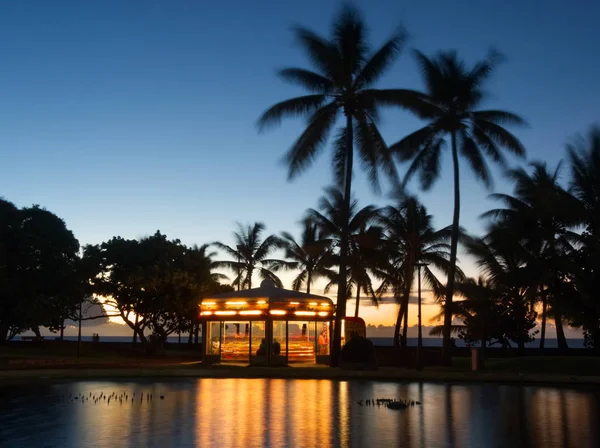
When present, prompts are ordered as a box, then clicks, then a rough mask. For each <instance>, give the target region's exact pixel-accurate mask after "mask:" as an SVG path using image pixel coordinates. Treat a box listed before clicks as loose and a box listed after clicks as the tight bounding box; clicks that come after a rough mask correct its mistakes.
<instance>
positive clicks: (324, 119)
mask: <svg viewBox="0 0 600 448" xmlns="http://www.w3.org/2000/svg"><path fill="white" fill-rule="evenodd" d="M337 108H338V106H337V104H335V103H332V104H329V105H327V106H325V107H323V108H321V109H319V110H318V111H317V112H316V113H315V114H314V116H313V117H312V119H311V121H310V123H309V125H308V126H307V127H306V129H305V130H304V132H303V133H302V134H301V135H300V137H298V139H297V140H296V142H294V144H293V145H292V147H291V148H290V149H289V151H288V152H287V154H286V156H285V161H286V163H287V165H288V167H289V170H288V178H289V179H293V178H294V177H296V176H297V175H299V174H300V173H301V172H302V171H304V170H305V169H306V168H307V167H308V166H310V164H311V163H312V162H313V160H314V159H315V157H317V155H318V154H319V152H320V151H321V150H322V149H323V145H324V144H325V142H326V141H327V137H328V136H329V132H330V130H331V128H332V127H333V125H334V123H335V119H336V115H337V110H338V109H337Z"/></svg>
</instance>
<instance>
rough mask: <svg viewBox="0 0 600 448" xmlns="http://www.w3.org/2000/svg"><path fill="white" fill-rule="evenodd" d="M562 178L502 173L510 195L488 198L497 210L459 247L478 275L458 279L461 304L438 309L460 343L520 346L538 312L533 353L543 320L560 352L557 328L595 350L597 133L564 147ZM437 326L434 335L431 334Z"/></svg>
mask: <svg viewBox="0 0 600 448" xmlns="http://www.w3.org/2000/svg"><path fill="white" fill-rule="evenodd" d="M568 157H569V162H570V171H571V173H570V174H571V175H570V179H569V182H568V184H564V185H563V184H561V176H560V175H561V167H562V162H561V163H559V164H558V166H557V167H556V168H555V169H550V168H548V166H546V164H544V163H540V162H533V163H531V164H530V169H529V170H526V169H523V168H518V169H513V170H509V171H508V176H509V178H510V179H511V180H512V181H513V182H514V193H513V194H512V195H508V194H493V195H491V198H492V199H495V200H497V201H499V202H500V203H501V204H502V206H501V207H500V208H496V209H493V210H490V211H488V212H486V213H485V214H484V215H483V218H484V219H486V220H487V221H488V229H487V233H486V235H485V236H483V237H482V238H469V239H468V241H466V243H465V246H466V248H467V251H468V252H469V253H470V254H471V255H472V256H473V257H474V258H475V259H476V261H477V263H478V264H479V266H480V267H481V268H482V270H483V273H484V275H485V278H482V279H479V280H477V281H476V280H474V279H468V280H465V281H463V282H459V284H458V285H457V290H458V292H459V293H460V294H461V295H462V296H463V297H464V299H465V300H462V301H459V302H456V303H452V304H451V305H450V307H448V306H447V305H446V306H445V307H444V308H445V312H448V310H449V311H450V313H451V314H452V315H454V316H456V317H459V318H460V320H461V321H462V324H458V325H455V326H453V330H454V331H455V332H458V333H459V334H461V335H462V337H464V338H465V339H467V340H468V341H471V342H472V341H480V342H481V345H482V346H483V347H485V345H486V343H496V342H497V343H501V344H503V345H509V344H510V341H512V342H514V343H516V344H517V346H518V348H519V349H521V350H522V349H523V348H524V345H525V343H527V342H530V341H531V340H532V330H533V328H534V326H535V324H536V317H537V316H538V315H540V317H541V325H540V327H541V328H540V333H541V334H540V348H544V344H545V339H546V322H547V319H548V318H551V319H553V320H554V324H555V328H556V336H557V341H558V347H559V348H563V349H566V348H568V343H567V339H566V337H565V332H564V325H565V324H569V325H571V326H573V327H578V328H581V329H583V332H584V335H585V340H586V344H587V345H588V346H590V347H594V348H595V349H596V350H598V349H600V302H599V301H598V298H597V297H598V296H597V293H596V292H595V291H596V290H595V286H596V284H597V283H596V282H597V280H596V277H597V275H598V273H599V272H600V270H599V269H600V251H599V250H598V249H600V245H599V242H600V232H599V228H598V225H597V223H598V217H599V216H600V214H598V213H599V212H600V129H598V128H593V129H592V130H591V132H590V134H589V139H588V141H586V140H584V139H578V140H577V141H576V142H574V143H573V144H571V145H569V146H568ZM440 331H441V329H440V328H437V329H436V330H435V332H437V333H439V332H440Z"/></svg>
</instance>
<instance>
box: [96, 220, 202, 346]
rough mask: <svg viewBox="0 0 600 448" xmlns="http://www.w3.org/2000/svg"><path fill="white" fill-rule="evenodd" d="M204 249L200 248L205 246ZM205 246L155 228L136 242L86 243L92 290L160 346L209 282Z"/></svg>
mask: <svg viewBox="0 0 600 448" xmlns="http://www.w3.org/2000/svg"><path fill="white" fill-rule="evenodd" d="M204 249H205V248H204ZM204 249H199V248H188V247H186V246H184V245H183V244H181V242H180V241H179V240H169V239H167V237H166V236H165V235H162V234H161V233H160V232H157V233H156V234H154V235H152V236H150V237H146V238H142V239H140V240H125V239H122V238H113V239H111V240H110V241H107V242H105V243H102V244H101V245H100V246H88V247H86V252H87V256H89V257H94V258H95V260H96V261H97V263H98V264H97V266H98V274H97V275H95V276H94V277H93V278H92V279H91V282H92V286H93V290H94V292H95V293H96V294H97V295H100V296H102V297H103V298H104V303H105V304H107V305H110V306H111V307H114V308H115V309H116V310H117V311H118V312H119V314H120V316H121V318H122V319H123V320H124V321H125V323H126V324H127V325H128V326H129V327H130V328H131V329H132V330H134V332H135V333H136V334H137V336H138V337H139V338H140V340H141V341H142V342H143V343H146V342H147V338H146V336H145V334H144V331H145V330H146V329H148V330H150V331H151V332H152V340H153V341H154V342H156V343H157V344H158V345H160V344H162V343H163V342H164V341H165V340H166V338H167V336H168V335H169V334H171V333H173V332H175V331H177V330H178V329H180V328H182V327H184V326H186V325H187V324H188V322H189V320H188V319H189V312H190V309H192V308H193V307H196V309H197V307H198V303H199V300H200V298H201V295H202V292H203V290H205V289H206V288H208V287H210V285H211V284H212V283H213V282H214V277H213V274H212V273H211V268H212V267H213V266H214V263H213V262H212V261H211V260H210V257H209V256H207V254H206V253H205V251H204Z"/></svg>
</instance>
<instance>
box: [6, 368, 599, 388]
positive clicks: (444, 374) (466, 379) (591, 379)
mask: <svg viewBox="0 0 600 448" xmlns="http://www.w3.org/2000/svg"><path fill="white" fill-rule="evenodd" d="M167 378H171V379H172V378H180V379H200V378H221V379H232V378H236V379H237V378H240V379H301V380H337V381H351V380H365V381H386V382H446V383H463V384H465V383H502V384H515V385H541V386H591V385H600V376H575V375H552V374H546V375H544V374H533V373H518V372H486V371H480V372H464V371H463V372H456V371H454V372H453V371H444V370H424V371H422V372H417V371H415V370H409V369H401V368H393V367H382V368H379V369H378V370H345V369H341V368H331V367H243V366H214V367H187V366H177V367H122V368H115V367H106V368H98V367H96V368H85V369H83V368H78V369H70V368H57V369H54V368H46V369H11V370H0V388H1V387H2V386H11V385H15V384H16V385H19V384H27V383H33V382H35V383H39V382H42V383H45V382H50V383H53V382H65V381H67V382H69V381H86V380H123V379H145V380H147V379H156V380H159V379H167Z"/></svg>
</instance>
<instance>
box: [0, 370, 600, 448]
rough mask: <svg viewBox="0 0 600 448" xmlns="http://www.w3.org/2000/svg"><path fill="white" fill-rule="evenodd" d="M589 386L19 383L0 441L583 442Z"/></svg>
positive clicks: (588, 423)
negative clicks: (389, 403) (108, 397)
mask: <svg viewBox="0 0 600 448" xmlns="http://www.w3.org/2000/svg"><path fill="white" fill-rule="evenodd" d="M113 391H114V392H116V393H117V395H118V394H121V393H125V392H126V393H128V397H129V398H128V401H127V402H126V403H123V404H121V403H119V402H118V401H116V402H115V400H114V399H113V400H112V401H111V403H110V404H107V403H106V402H105V401H104V400H101V402H100V403H97V404H94V403H93V401H92V399H89V400H88V401H84V402H83V403H81V402H80V400H73V401H71V400H69V398H68V396H69V394H73V395H77V394H79V393H81V394H83V395H84V396H87V397H89V394H90V392H91V393H92V395H96V396H97V395H99V394H100V393H101V392H104V394H111V393H112V392H113ZM133 392H135V393H136V398H135V399H134V402H133V403H131V396H132V394H133ZM141 393H151V394H152V395H153V398H152V401H149V400H147V399H146V398H144V400H143V401H142V402H140V401H139V396H140V394H141ZM599 393H600V392H598V391H595V390H594V389H578V390H575V389H557V388H547V387H518V386H503V385H492V384H473V385H448V384H432V383H386V382H373V381H350V382H348V381H326V380H277V379H189V380H180V379H177V380H173V381H162V382H137V381H136V382H121V381H85V382H72V383H64V384H54V385H30V386H23V387H20V388H10V389H8V390H7V389H6V388H5V389H0V397H1V398H2V399H0V446H2V447H11V448H13V447H61V448H69V447H82V448H83V447H117V446H119V447H141V446H143V447H194V446H197V447H207V446H222V447H235V446H239V447H279V446H298V447H317V446H319V447H326V446H344V447H345V446H350V447H377V446H405V447H478V448H479V447H486V448H487V447H511V448H515V447H527V446H540V447H577V448H585V447H596V446H600V435H599V429H598V422H599V421H600V395H599ZM63 395H64V396H65V397H66V399H65V400H62V399H61V396H63ZM160 395H164V397H165V399H164V400H161V399H160V398H159V396H160ZM376 397H382V398H397V399H412V400H419V401H421V402H422V403H423V404H422V405H421V406H415V407H414V408H409V409H407V410H405V411H392V410H389V409H386V408H385V407H367V406H360V405H359V404H358V403H357V401H359V400H365V399H367V398H376Z"/></svg>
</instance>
